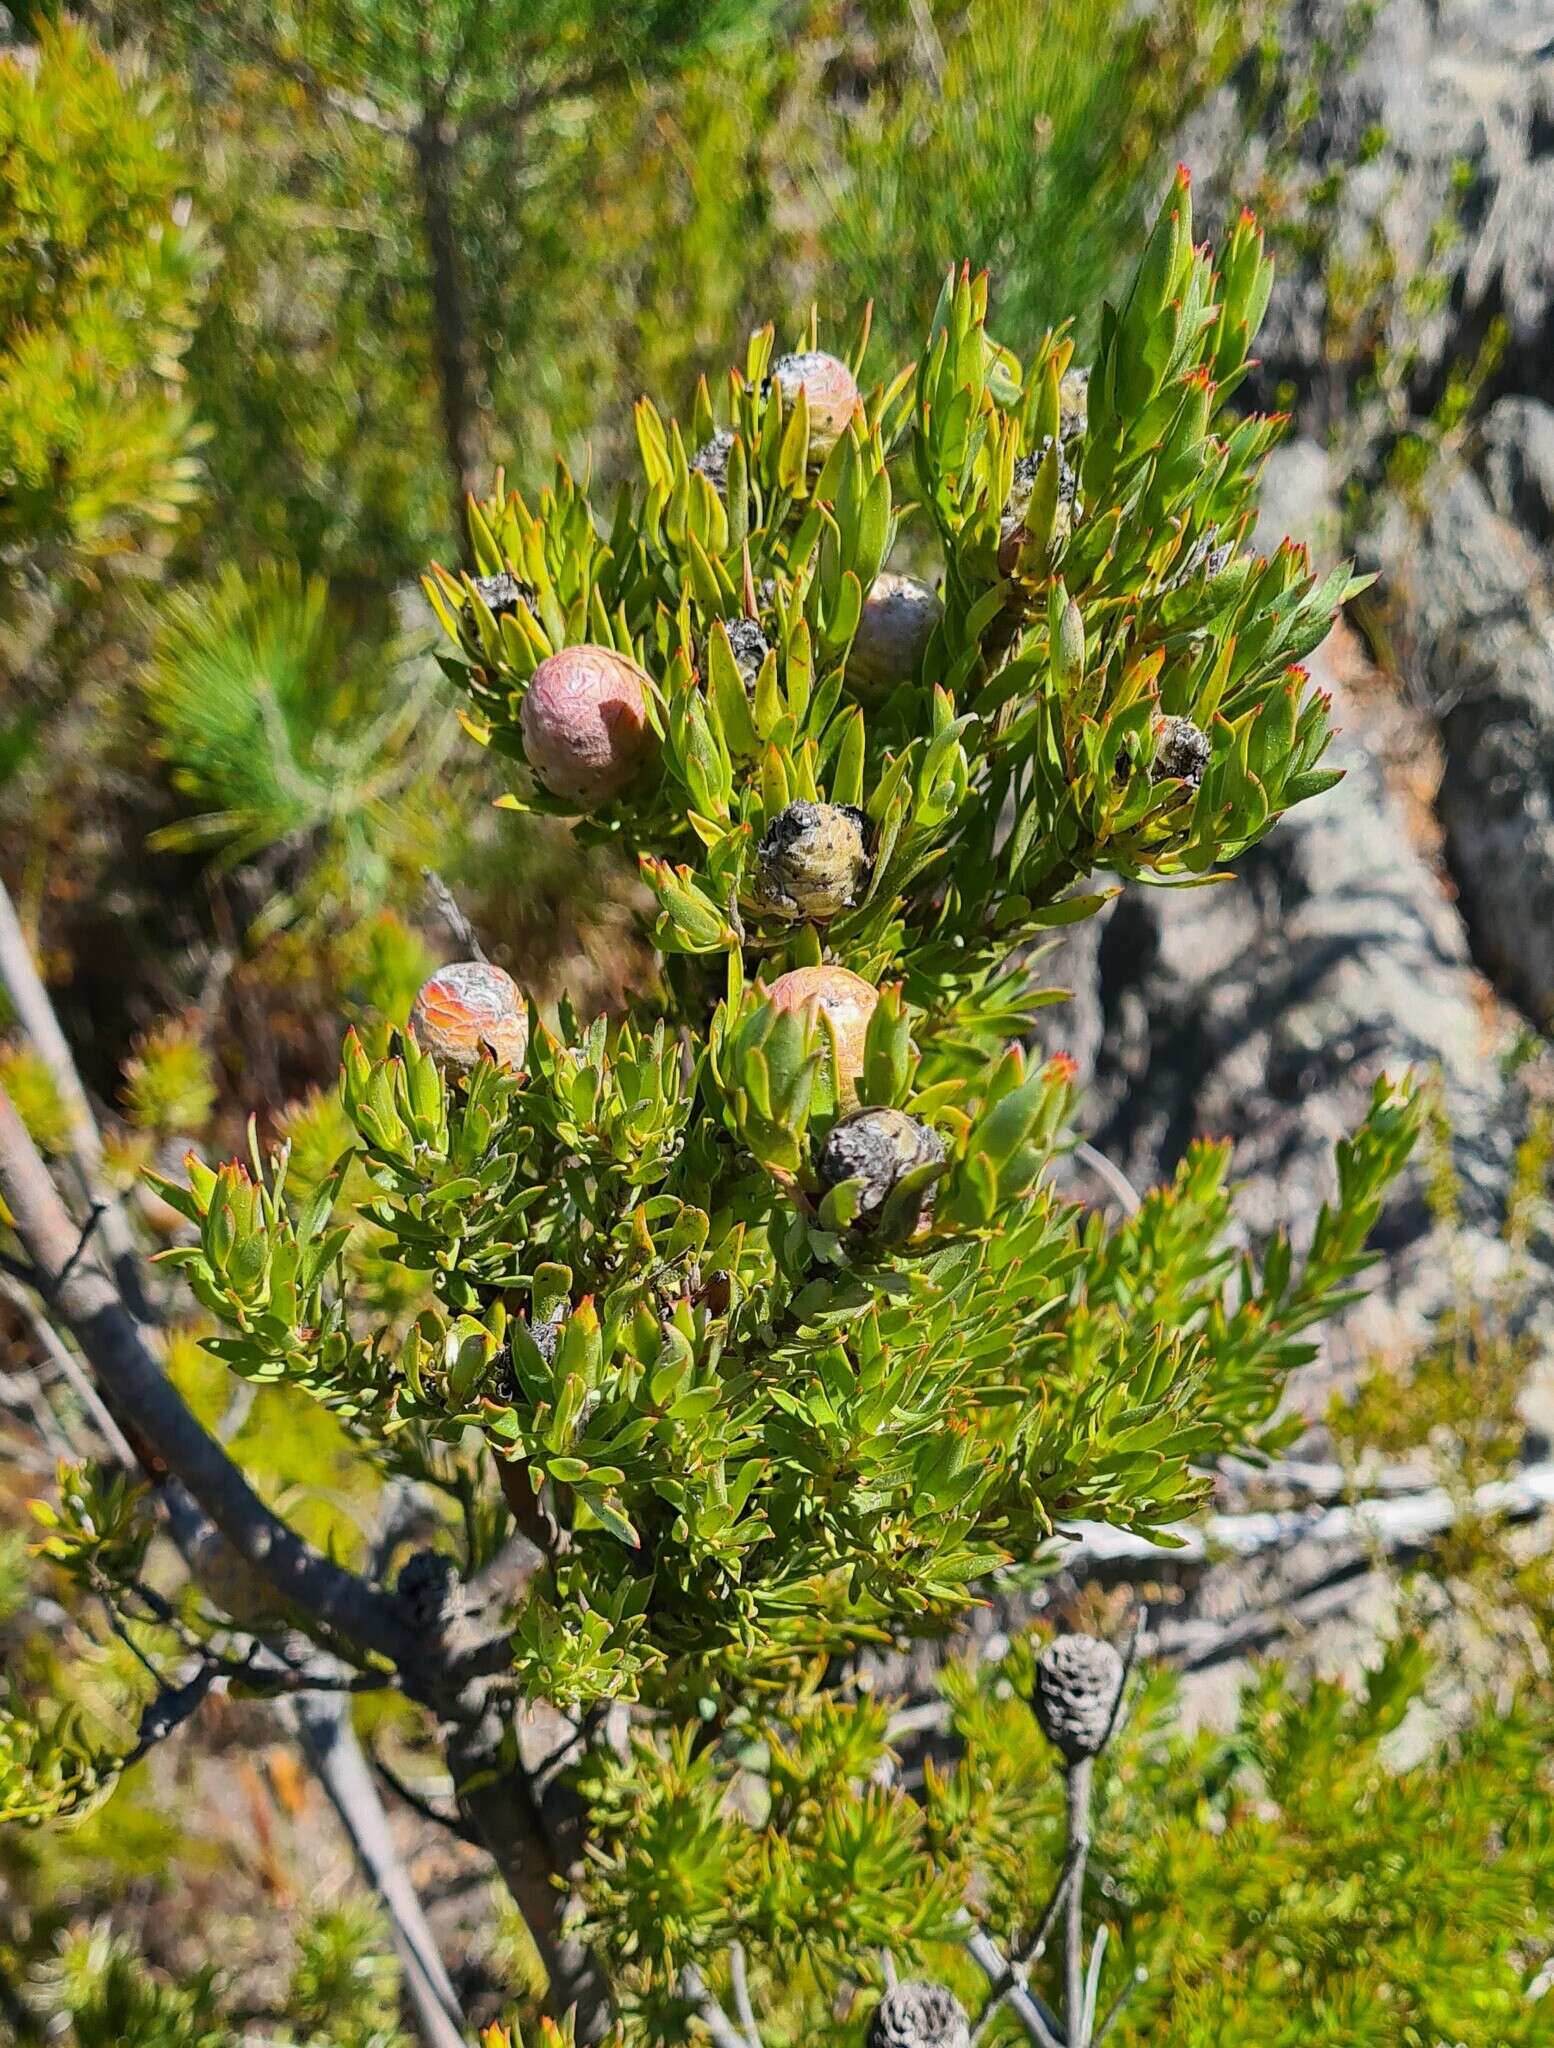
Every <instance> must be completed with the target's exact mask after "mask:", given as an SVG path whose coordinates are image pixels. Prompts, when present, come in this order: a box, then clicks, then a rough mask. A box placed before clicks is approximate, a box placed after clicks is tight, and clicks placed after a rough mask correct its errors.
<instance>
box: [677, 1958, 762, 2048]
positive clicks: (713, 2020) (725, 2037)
mask: <svg viewBox="0 0 1554 2048" xmlns="http://www.w3.org/2000/svg"><path fill="white" fill-rule="evenodd" d="M680 1995H681V1997H682V1998H683V1999H684V2000H685V2002H686V2003H687V2005H689V2006H690V2007H691V2008H692V2009H693V2011H694V2012H695V2014H696V2017H697V2018H698V2019H699V2020H700V2021H701V2023H702V2025H703V2026H704V2027H705V2028H706V2029H707V2032H708V2033H709V2034H710V2035H711V2036H712V2043H713V2048H748V2044H747V2043H746V2041H745V2038H744V2036H743V2035H742V2034H741V2033H740V2031H739V2029H738V2027H736V2026H735V2024H734V2022H733V2021H732V2020H731V2019H730V2018H729V2016H728V2014H727V2013H726V2012H725V2011H724V2010H723V2008H722V2006H721V2005H719V2003H718V2001H717V2000H716V1999H715V1998H714V1997H713V1995H712V1992H711V1990H710V1989H709V1988H708V1985H707V1980H706V1978H705V1977H703V1975H702V1973H701V1971H700V1970H698V1969H697V1967H696V1965H695V1964H694V1963H687V1964H686V1966H685V1968H684V1969H683V1970H682V1971H681V1972H680Z"/></svg>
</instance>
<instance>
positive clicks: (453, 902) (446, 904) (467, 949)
mask: <svg viewBox="0 0 1554 2048" xmlns="http://www.w3.org/2000/svg"><path fill="white" fill-rule="evenodd" d="M421 879H422V880H423V881H424V882H425V884H426V893H427V895H428V896H430V897H431V899H432V907H433V908H434V909H435V910H436V912H437V915H438V916H439V917H440V918H441V919H442V921H443V923H444V924H445V925H446V926H447V927H448V929H449V931H450V932H452V934H453V936H454V938H455V939H456V940H457V941H458V943H459V945H460V946H462V947H463V949H464V953H465V956H466V957H467V958H468V959H471V960H484V959H485V958H486V949H485V947H484V946H483V945H482V944H481V943H480V934H479V932H477V931H476V929H475V927H474V926H473V925H472V924H471V923H470V921H469V919H468V918H467V917H466V916H465V915H464V911H463V907H462V906H461V904H460V903H459V899H458V898H457V896H455V895H454V893H453V891H452V890H451V889H450V888H449V887H448V884H447V883H446V882H445V881H444V880H443V878H442V876H441V875H440V874H438V872H437V870H436V869H435V868H422V870H421Z"/></svg>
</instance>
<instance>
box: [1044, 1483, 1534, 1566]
mask: <svg viewBox="0 0 1554 2048" xmlns="http://www.w3.org/2000/svg"><path fill="white" fill-rule="evenodd" d="M1550 1506H1554V1460H1546V1461H1545V1462H1544V1463H1542V1464H1538V1465H1529V1466H1527V1467H1526V1468H1525V1469H1524V1470H1523V1471H1521V1472H1519V1473H1517V1474H1516V1476H1515V1477H1514V1478H1512V1479H1496V1480H1492V1481H1490V1482H1489V1483H1488V1484H1486V1485H1484V1486H1480V1487H1478V1488H1476V1489H1475V1490H1474V1492H1473V1493H1471V1494H1470V1495H1469V1496H1468V1497H1467V1499H1466V1500H1465V1501H1464V1500H1462V1499H1459V1498H1458V1497H1457V1496H1456V1495H1454V1494H1452V1493H1450V1492H1448V1490H1447V1489H1446V1488H1445V1487H1444V1486H1430V1487H1425V1488H1424V1489H1422V1490H1421V1491H1420V1492H1417V1493H1413V1494H1409V1495H1405V1496H1402V1497H1389V1498H1386V1499H1382V1500H1360V1501H1354V1502H1352V1503H1349V1504H1346V1505H1344V1506H1339V1507H1309V1508H1278V1509H1270V1510H1269V1511H1267V1512H1266V1513H1262V1514H1244V1515H1209V1516H1206V1517H1205V1519H1204V1520H1203V1521H1202V1522H1199V1523H1197V1524H1196V1525H1195V1526H1193V1527H1191V1528H1187V1529H1184V1530H1182V1531H1181V1533H1180V1534H1179V1535H1175V1536H1174V1537H1173V1540H1172V1542H1171V1543H1169V1544H1165V1543H1151V1542H1150V1540H1149V1538H1148V1537H1147V1536H1136V1535H1135V1534H1134V1533H1133V1532H1132V1530H1130V1529H1113V1528H1109V1527H1107V1526H1106V1525H1105V1524H1103V1523H1099V1522H1076V1523H1073V1524H1071V1525H1070V1527H1069V1528H1068V1529H1067V1530H1066V1531H1065V1532H1064V1533H1065V1535H1066V1536H1067V1537H1068V1538H1069V1544H1070V1547H1069V1548H1068V1549H1067V1550H1066V1551H1065V1552H1064V1553H1063V1556H1062V1559H1061V1562H1062V1565H1063V1567H1064V1569H1065V1570H1070V1571H1073V1570H1083V1569H1085V1568H1086V1567H1095V1566H1126V1567H1131V1566H1134V1565H1140V1564H1148V1565H1153V1566H1156V1567H1159V1566H1162V1565H1166V1566H1176V1565H1184V1564H1185V1565H1200V1564H1205V1563H1207V1562H1209V1561H1210V1560H1211V1559H1213V1558H1216V1557H1225V1556H1231V1557H1242V1558H1249V1557H1258V1556H1261V1555H1262V1554H1263V1553H1264V1552H1266V1551H1274V1550H1277V1551H1287V1550H1289V1549H1291V1548H1293V1546H1294V1545H1295V1544H1297V1543H1320V1544H1327V1545H1331V1546H1333V1547H1334V1548H1341V1547H1343V1546H1345V1545H1348V1544H1356V1545H1361V1546H1367V1545H1368V1546H1372V1547H1375V1548H1377V1549H1380V1550H1389V1551H1396V1550H1407V1549H1410V1548H1412V1547H1413V1546H1414V1545H1416V1544H1421V1543H1426V1542H1428V1541H1429V1540H1430V1538H1431V1537H1434V1536H1439V1535H1441V1534H1443V1533H1444V1531H1446V1530H1447V1529H1450V1528H1451V1527H1452V1526H1453V1524H1454V1523H1456V1522H1458V1521H1460V1520H1461V1519H1462V1517H1463V1515H1464V1514H1465V1513H1467V1514H1472V1515H1475V1516H1505V1517H1508V1518H1511V1519H1517V1518H1522V1517H1526V1516H1530V1515H1536V1514H1540V1513H1542V1512H1543V1511H1544V1510H1545V1509H1547V1508H1548V1507H1550Z"/></svg>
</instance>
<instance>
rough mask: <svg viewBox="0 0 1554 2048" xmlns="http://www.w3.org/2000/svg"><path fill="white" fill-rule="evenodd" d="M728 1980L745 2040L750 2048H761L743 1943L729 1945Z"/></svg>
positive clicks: (737, 1942)
mask: <svg viewBox="0 0 1554 2048" xmlns="http://www.w3.org/2000/svg"><path fill="white" fill-rule="evenodd" d="M728 1980H729V1985H730V1987H731V1989H732V1990H733V1993H734V2011H735V2014H736V2015H737V2017H738V2020H739V2024H740V2025H741V2026H742V2027H743V2028H744V2030H745V2039H746V2040H747V2041H748V2042H749V2044H750V2048H761V2030H760V2028H759V2027H757V2025H756V2023H755V2008H754V2006H752V2004H751V2003H750V1973H749V1971H748V1970H747V1969H746V1967H745V1945H744V1943H743V1942H742V1941H736V1942H732V1943H731V1944H730V1945H729V1951H728Z"/></svg>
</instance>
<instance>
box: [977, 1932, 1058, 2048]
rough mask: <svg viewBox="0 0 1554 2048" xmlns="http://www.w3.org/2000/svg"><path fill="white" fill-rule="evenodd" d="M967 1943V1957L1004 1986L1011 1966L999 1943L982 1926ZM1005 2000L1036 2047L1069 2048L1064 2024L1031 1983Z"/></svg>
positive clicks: (985, 1974)
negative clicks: (1037, 1993)
mask: <svg viewBox="0 0 1554 2048" xmlns="http://www.w3.org/2000/svg"><path fill="white" fill-rule="evenodd" d="M964 1941H965V1948H966V1953H967V1955H969V1956H970V1957H971V1960H972V1961H973V1962H974V1963H975V1964H976V1965H977V1967H978V1968H979V1969H980V1970H981V1972H982V1974H983V1975H984V1976H985V1977H986V1978H987V1980H988V1982H989V1983H990V1984H1001V1983H1002V1982H1003V1981H1004V1979H1005V1978H1006V1977H1007V1976H1008V1974H1009V1964H1008V1961H1007V1959H1006V1958H1005V1956H1004V1955H1003V1953H1002V1951H1001V1950H1000V1949H999V1946H998V1944H997V1942H996V1941H994V1940H993V1939H992V1937H991V1936H990V1935H987V1934H984V1933H983V1931H982V1929H981V1928H980V1927H972V1928H970V1929H969V1930H968V1932H967V1933H966V1935H965V1937H964ZM1004 1998H1005V2000H1006V2002H1007V2004H1008V2007H1009V2010H1010V2011H1011V2012H1012V2013H1013V2014H1014V2016H1015V2017H1016V2019H1018V2020H1019V2022H1020V2024H1021V2026H1022V2027H1024V2029H1025V2031H1026V2033H1027V2035H1028V2036H1029V2037H1030V2039H1031V2040H1032V2041H1033V2042H1034V2043H1035V2048H1065V2044H1064V2040H1063V2028H1062V2023H1061V2022H1060V2021H1059V2019H1058V2017H1057V2015H1056V2013H1053V2012H1050V2011H1049V2010H1048V2009H1047V2007H1046V2005H1045V2004H1044V2003H1043V2002H1042V2000H1041V1999H1040V1998H1038V1997H1037V1995H1036V1993H1035V1992H1034V1991H1032V1989H1031V1987H1030V1986H1029V1985H1028V1984H1020V1983H1017V1984H1016V1985H1015V1986H1014V1988H1013V1989H1012V1990H1009V1991H1006V1992H1005V1993H1004Z"/></svg>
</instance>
